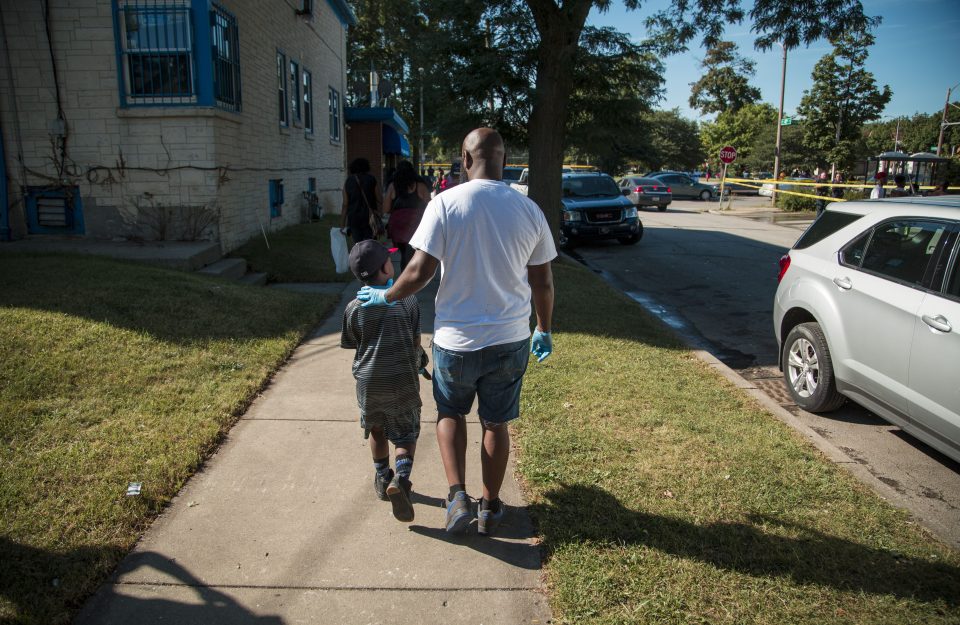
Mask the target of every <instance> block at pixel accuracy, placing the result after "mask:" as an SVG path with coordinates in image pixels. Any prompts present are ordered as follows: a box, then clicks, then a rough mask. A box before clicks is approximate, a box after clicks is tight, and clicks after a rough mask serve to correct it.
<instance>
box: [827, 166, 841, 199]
mask: <svg viewBox="0 0 960 625" xmlns="http://www.w3.org/2000/svg"><path fill="white" fill-rule="evenodd" d="M833 183H834V184H835V185H839V184H843V174H841V173H840V172H839V171H838V172H837V173H835V174H834V175H833ZM830 195H832V196H833V197H834V199H837V200H839V199H842V198H843V187H831V189H830Z"/></svg>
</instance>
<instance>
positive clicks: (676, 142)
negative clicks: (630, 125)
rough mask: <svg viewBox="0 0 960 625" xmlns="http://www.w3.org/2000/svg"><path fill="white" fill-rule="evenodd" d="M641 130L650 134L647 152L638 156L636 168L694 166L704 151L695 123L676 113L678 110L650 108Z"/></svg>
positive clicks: (685, 168) (698, 164) (693, 167)
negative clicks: (651, 110)
mask: <svg viewBox="0 0 960 625" xmlns="http://www.w3.org/2000/svg"><path fill="white" fill-rule="evenodd" d="M641 132H642V133H643V134H645V135H648V136H649V137H650V143H651V146H650V148H651V149H650V152H649V153H648V155H647V156H646V157H645V158H642V159H640V161H642V163H643V164H644V165H645V167H641V168H640V169H644V170H654V169H679V170H682V171H687V170H693V169H697V168H698V167H699V166H700V165H701V163H703V157H704V151H703V145H702V144H701V141H700V129H699V128H698V127H697V122H695V121H693V120H692V119H686V118H684V117H683V116H682V115H680V110H679V109H673V110H669V111H654V112H653V113H650V114H649V115H647V116H646V117H645V118H644V127H643V128H642V130H641Z"/></svg>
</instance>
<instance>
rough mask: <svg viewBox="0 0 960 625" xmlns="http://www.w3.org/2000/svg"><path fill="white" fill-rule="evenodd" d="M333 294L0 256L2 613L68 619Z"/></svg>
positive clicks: (9, 617) (71, 259)
mask: <svg viewBox="0 0 960 625" xmlns="http://www.w3.org/2000/svg"><path fill="white" fill-rule="evenodd" d="M335 299H336V298H335V297H333V296H315V295H300V294H294V293H287V292H280V291H277V290H274V289H264V288H258V287H245V286H240V285H236V284H232V283H229V282H225V281H221V280H216V279H211V278H204V277H199V276H196V275H193V274H188V273H181V272H174V271H168V270H164V269H158V268H153V267H149V266H144V265H137V264H131V263H123V262H118V261H112V260H107V259H98V258H89V257H79V256H66V255H35V256H33V255H25V256H13V255H4V256H2V257H0V439H2V442H3V444H2V447H0V474H2V476H3V477H2V480H0V622H8V621H13V622H23V623H37V624H41V623H42V624H44V625H46V624H49V623H65V622H67V621H68V619H69V618H70V616H71V614H72V611H73V610H75V609H76V608H78V607H79V605H80V603H81V602H82V600H83V599H84V598H85V597H86V596H87V595H88V594H89V593H91V592H92V591H93V590H95V589H96V587H97V586H98V584H100V583H101V582H102V581H104V579H105V578H106V577H107V575H109V573H110V572H111V571H112V570H113V568H114V567H115V565H116V564H117V563H118V561H119V560H120V558H122V557H123V556H124V555H125V554H126V552H127V551H128V550H129V549H130V547H131V546H132V545H133V543H134V542H135V541H136V539H137V537H138V536H139V535H140V533H141V532H142V531H143V530H144V529H145V528H146V527H147V525H148V524H149V523H150V521H151V520H152V519H153V518H154V517H155V516H156V515H157V513H158V512H159V511H160V510H161V509H162V508H163V506H164V504H166V503H167V502H168V501H169V500H170V499H171V497H173V495H174V494H175V493H176V492H177V491H178V490H179V488H180V487H181V486H182V485H183V483H184V481H185V480H186V479H187V478H188V477H189V476H190V475H191V473H193V471H194V470H196V468H197V467H198V466H199V465H200V463H202V462H203V460H204V459H205V458H206V457H207V456H208V454H209V453H210V452H211V451H212V450H213V449H214V447H215V446H216V445H217V444H218V442H219V440H220V438H221V436H222V435H223V434H224V433H225V432H226V430H227V429H228V428H229V427H230V425H231V424H232V423H234V421H235V420H236V419H237V417H238V416H239V415H240V414H241V413H242V411H243V409H244V408H245V407H246V406H247V405H248V403H249V402H250V401H251V400H252V398H253V397H254V396H255V394H256V393H257V391H258V390H259V389H261V388H262V387H263V386H264V384H265V382H266V381H267V379H268V378H269V377H270V375H271V374H272V373H273V372H274V371H275V370H276V369H277V367H278V366H279V365H280V364H281V363H282V362H283V361H284V359H285V358H286V357H287V355H288V354H289V353H290V352H291V351H292V350H293V348H294V347H295V346H296V345H297V344H298V343H299V341H300V340H301V338H302V337H303V336H304V334H305V333H306V331H307V330H308V329H310V328H311V327H313V326H314V325H315V324H316V323H318V322H319V320H320V319H321V318H322V317H323V316H324V315H325V314H326V313H327V312H329V310H330V309H331V308H332V307H333V305H334V304H335ZM129 482H142V483H143V494H142V495H141V496H139V497H126V496H125V491H126V489H127V484H128V483H129Z"/></svg>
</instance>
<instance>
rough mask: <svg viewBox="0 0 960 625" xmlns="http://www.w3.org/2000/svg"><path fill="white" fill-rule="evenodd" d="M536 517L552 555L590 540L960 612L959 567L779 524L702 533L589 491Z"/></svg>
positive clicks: (535, 510)
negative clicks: (775, 529)
mask: <svg viewBox="0 0 960 625" xmlns="http://www.w3.org/2000/svg"><path fill="white" fill-rule="evenodd" d="M529 510H530V514H531V515H532V516H533V518H534V520H535V521H536V522H537V524H538V527H539V529H540V532H541V533H542V534H543V538H544V544H545V545H546V546H547V547H548V549H556V547H558V546H560V545H562V544H566V543H581V542H583V541H585V540H590V541H596V542H609V543H613V544H624V543H626V544H628V545H645V546H648V547H650V548H653V549H656V550H658V551H662V552H664V553H668V554H671V555H674V556H679V557H682V558H688V559H691V560H699V561H701V562H706V563H708V564H710V565H712V566H715V567H717V568H720V569H727V570H731V571H736V572H739V573H746V574H748V575H753V576H756V577H779V578H787V579H790V580H792V581H793V582H795V583H797V584H803V585H810V584H812V585H824V586H830V587H832V588H836V589H838V590H843V591H854V592H857V591H859V592H864V593H871V594H877V595H893V596H896V597H898V598H908V599H914V600H921V601H926V602H938V601H942V602H944V603H945V604H947V605H948V606H950V607H956V606H958V605H960V569H958V568H957V567H955V566H951V565H949V564H944V563H937V562H929V561H926V560H922V559H917V558H913V557H907V556H903V555H901V554H897V553H896V552H891V551H887V550H883V549H877V548H875V547H869V546H866V545H862V544H859V543H855V542H851V541H849V540H845V539H842V538H837V537H834V536H830V535H828V534H824V533H822V532H820V531H818V530H816V529H813V528H810V527H805V526H802V525H799V524H795V523H792V522H789V521H784V520H782V519H778V518H776V517H766V516H762V515H756V516H755V517H752V518H751V519H750V521H751V523H734V522H730V523H724V522H721V523H711V524H708V525H697V524H694V523H690V522H687V521H683V520H679V519H675V518H671V517H667V516H661V515H656V514H651V513H648V512H642V511H636V510H630V509H628V508H626V507H624V506H623V505H622V504H621V503H620V501H618V500H617V498H616V497H614V496H613V495H611V494H610V493H608V492H606V491H604V490H603V489H601V488H597V487H595V486H586V485H563V486H560V487H559V488H556V489H554V490H551V491H548V492H547V493H545V497H544V500H543V501H542V502H540V503H535V504H531V505H530V506H529ZM763 526H779V527H781V528H785V529H789V531H790V533H791V534H792V535H794V536H795V537H794V536H791V537H786V536H777V535H773V534H770V533H768V532H766V531H764V530H763V529H762V527H763ZM545 555H546V557H549V553H547V554H545Z"/></svg>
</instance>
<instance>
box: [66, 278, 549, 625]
mask: <svg viewBox="0 0 960 625" xmlns="http://www.w3.org/2000/svg"><path fill="white" fill-rule="evenodd" d="M436 284H437V283H436V281H435V282H434V283H433V284H432V285H431V287H428V289H425V290H424V291H423V292H422V293H421V294H420V295H419V298H420V303H421V307H422V318H423V330H424V335H423V344H424V346H425V347H426V346H427V345H429V342H430V337H431V332H432V323H433V314H434V311H433V297H434V295H435V289H436ZM357 287H358V283H353V284H350V285H348V286H347V287H346V288H345V289H344V291H343V293H344V296H343V298H342V301H341V302H340V306H339V307H338V308H337V310H336V311H334V312H333V313H332V314H331V316H330V318H329V319H328V320H327V321H326V322H325V323H324V324H323V325H322V326H321V327H320V328H319V329H318V330H317V331H316V332H315V333H314V334H313V335H312V336H311V338H309V339H308V340H307V341H305V342H304V343H303V344H302V345H301V346H300V347H299V348H298V349H297V350H296V352H295V353H294V354H293V356H292V357H291V358H290V360H289V361H288V362H287V363H286V365H285V366H284V367H283V369H282V370H281V371H280V372H279V373H278V374H277V375H276V376H275V378H274V379H273V381H272V383H271V384H270V386H269V387H268V388H267V389H266V391H264V393H263V394H262V395H261V396H260V397H259V398H258V399H257V400H256V401H255V402H254V403H253V405H252V406H251V407H250V409H249V410H248V411H247V413H246V414H245V415H244V416H243V418H242V419H241V420H240V422H239V423H238V424H237V425H236V426H235V427H234V428H233V429H232V430H231V431H230V434H229V436H228V437H227V440H226V441H225V443H224V444H223V445H222V446H221V448H220V449H219V451H218V452H217V453H216V455H215V456H214V457H213V458H211V459H210V460H209V461H208V462H207V464H206V465H205V467H204V468H203V470H202V471H200V472H199V473H198V474H197V475H195V476H194V477H193V478H192V479H191V480H190V481H189V483H188V484H187V485H186V486H185V487H184V489H183V490H182V491H181V492H180V494H179V495H178V496H177V497H176V498H175V499H174V501H173V502H172V504H171V505H170V507H169V508H168V509H167V510H166V511H165V512H164V513H163V515H162V516H161V517H160V518H159V519H158V520H157V521H156V522H155V523H154V524H153V526H152V527H151V528H150V529H149V530H148V531H147V533H146V535H145V536H144V537H143V539H142V540H141V541H140V543H139V544H138V545H137V547H136V548H135V549H134V550H133V552H132V553H131V554H130V555H128V556H127V558H126V559H125V560H124V561H123V562H122V563H121V565H120V566H119V567H118V570H117V571H116V572H115V574H114V576H113V577H112V578H111V580H110V581H109V582H108V583H106V584H104V585H103V586H102V587H101V588H100V590H99V591H98V592H97V594H96V595H95V596H94V597H93V598H91V599H90V601H88V602H87V604H86V606H85V607H84V609H83V611H82V612H81V613H80V615H79V616H78V618H77V620H76V621H75V623H77V624H79V625H93V624H97V625H108V624H109V625H114V624H115V625H120V624H124V625H126V624H131V623H137V624H138V625H139V624H150V623H173V624H176V625H188V624H194V623H195V624H198V625H199V624H204V625H219V624H224V625H226V624H237V623H257V624H276V625H279V624H293V623H337V624H339V623H344V624H353V623H356V624H361V623H362V624H373V623H403V624H407V623H409V624H411V625H413V624H416V623H443V624H458V623H483V624H484V625H496V624H504V625H507V624H511V625H514V624H518V623H547V622H548V621H549V619H550V611H549V607H548V604H547V601H546V597H545V595H544V594H543V593H542V592H541V581H540V550H539V548H538V546H537V545H536V543H535V541H534V540H533V538H534V534H533V528H532V526H531V523H530V519H529V517H528V516H527V514H526V510H525V507H524V504H523V500H522V498H521V495H520V491H519V489H518V487H517V484H516V481H515V480H514V478H513V466H512V463H511V467H510V471H509V473H508V475H507V478H506V480H505V481H504V488H503V495H502V498H503V499H504V501H505V502H506V503H507V504H508V512H507V516H506V519H505V521H504V524H503V525H502V526H501V527H500V528H499V530H498V533H497V535H496V536H494V537H490V538H482V537H480V536H478V535H477V533H476V527H475V525H474V526H472V527H471V529H470V532H468V534H467V535H466V536H456V537H450V536H447V535H446V533H445V532H444V531H443V516H444V510H443V508H442V507H441V506H442V504H443V501H444V499H445V496H446V493H447V484H446V480H445V478H444V476H443V469H442V466H441V463H440V456H439V452H438V450H437V444H436V439H435V436H434V427H433V424H434V422H435V420H436V406H435V404H434V403H433V399H432V392H431V387H430V383H429V382H425V381H423V380H421V389H420V390H421V396H422V398H423V403H424V407H423V413H422V428H421V436H420V444H419V446H418V449H417V455H416V462H415V465H414V470H413V475H412V481H413V491H414V492H413V497H412V498H413V502H414V508H415V512H416V520H415V521H414V522H413V523H411V524H406V523H400V522H398V521H396V520H395V519H394V518H393V516H392V514H391V508H390V504H389V503H388V502H383V501H380V500H378V499H377V498H376V496H375V494H374V492H373V485H372V480H373V467H372V462H371V456H370V451H369V447H368V445H367V443H366V441H364V439H363V434H362V431H361V429H360V426H359V418H358V412H357V402H356V395H355V385H354V380H353V377H352V375H351V372H350V363H351V360H352V357H353V352H351V351H348V350H344V349H341V348H340V346H339V343H340V335H339V333H340V319H341V315H342V311H343V308H344V306H346V303H347V302H349V301H350V300H351V299H352V298H353V295H354V293H355V292H356V289H357ZM431 367H432V363H431ZM469 420H470V422H471V427H470V434H469V439H470V442H469V448H468V453H467V489H468V492H469V493H471V494H473V495H479V492H480V467H479V433H480V426H479V424H478V423H477V419H476V414H472V415H470V419H469ZM392 453H393V452H392V450H391V456H392Z"/></svg>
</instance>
